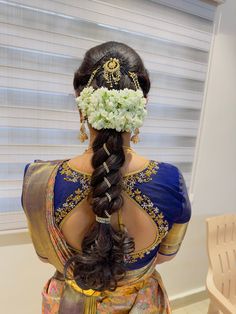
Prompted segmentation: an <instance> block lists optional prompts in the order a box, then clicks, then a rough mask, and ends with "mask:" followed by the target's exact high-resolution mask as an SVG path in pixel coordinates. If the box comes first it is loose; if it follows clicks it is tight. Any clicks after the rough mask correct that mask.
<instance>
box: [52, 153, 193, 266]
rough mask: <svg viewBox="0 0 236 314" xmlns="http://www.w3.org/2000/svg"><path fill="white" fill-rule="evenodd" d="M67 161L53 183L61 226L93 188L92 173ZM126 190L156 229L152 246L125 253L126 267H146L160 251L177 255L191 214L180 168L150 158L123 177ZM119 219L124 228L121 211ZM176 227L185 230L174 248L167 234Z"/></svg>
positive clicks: (56, 215)
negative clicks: (138, 168) (137, 169)
mask: <svg viewBox="0 0 236 314" xmlns="http://www.w3.org/2000/svg"><path fill="white" fill-rule="evenodd" d="M68 160H69V159H66V160H64V161H63V162H62V163H61V165H60V167H59V168H58V171H57V174H56V178H55V185H54V217H55V223H56V224H57V226H58V227H59V228H61V227H62V224H63V223H64V221H65V219H67V218H68V217H69V215H70V214H71V213H72V212H73V209H75V208H76V206H77V205H78V204H79V203H80V202H82V201H83V200H84V199H86V196H87V195H88V192H89V189H90V179H91V174H88V173H85V172H81V171H79V170H78V169H75V168H74V167H71V166H70V165H69V164H68ZM123 189H124V191H125V192H126V195H127V196H128V197H129V199H130V200H131V201H132V202H134V203H135V205H136V206H137V205H138V207H139V208H140V210H144V211H145V212H146V213H148V215H149V216H150V217H151V218H152V221H153V223H154V224H155V226H156V231H157V232H156V238H155V240H154V242H153V243H152V244H151V245H149V246H148V247H146V248H145V249H143V250H139V251H136V252H133V253H131V254H129V255H128V256H125V259H126V262H127V268H128V269H130V270H132V269H137V268H140V267H143V266H145V265H146V264H148V263H149V262H150V261H151V260H152V259H153V258H154V257H155V256H156V254H157V252H159V253H161V254H164V255H171V254H175V253H176V252H177V251H178V249H179V247H180V244H181V242H182V239H183V237H184V234H185V231H186V227H187V223H188V221H189V219H190V216H191V206H190V202H189V199H188V194H187V190H186V185H185V181H184V179H183V176H182V174H181V172H180V170H179V169H178V168H177V167H176V166H174V165H172V164H169V163H165V162H158V161H155V160H149V161H148V162H147V163H146V164H145V166H144V168H143V169H140V170H139V171H134V172H132V173H129V174H128V175H125V176H123ZM118 220H119V226H120V228H123V224H122V221H121V213H120V211H119V213H118ZM176 226H177V227H178V228H180V230H183V231H182V233H181V232H180V233H181V234H182V237H180V238H178V239H177V240H178V241H177V242H178V243H177V244H176V243H175V238H174V248H175V249H174V250H173V245H172V242H169V240H168V233H169V231H170V230H171V229H172V230H173V228H174V227H176ZM173 233H174V234H175V232H173ZM171 241H173V237H172V238H171ZM162 243H163V244H162ZM68 247H69V248H70V249H71V250H73V251H75V252H76V251H79V250H76V249H75V248H72V247H70V246H69V245H68ZM170 248H171V252H170Z"/></svg>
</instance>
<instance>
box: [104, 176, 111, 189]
mask: <svg viewBox="0 0 236 314" xmlns="http://www.w3.org/2000/svg"><path fill="white" fill-rule="evenodd" d="M104 181H105V182H106V184H107V185H108V187H109V188H110V187H111V183H110V182H109V180H108V179H107V178H106V177H104Z"/></svg>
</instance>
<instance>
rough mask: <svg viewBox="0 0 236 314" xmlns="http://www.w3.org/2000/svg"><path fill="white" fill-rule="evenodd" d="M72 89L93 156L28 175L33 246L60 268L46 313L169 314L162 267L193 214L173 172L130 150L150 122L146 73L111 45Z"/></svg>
mask: <svg viewBox="0 0 236 314" xmlns="http://www.w3.org/2000/svg"><path fill="white" fill-rule="evenodd" d="M74 89H75V96H76V103H77V105H78V109H79V113H80V118H81V128H80V140H81V141H82V142H83V141H84V140H86V139H88V136H87V134H86V132H85V127H84V123H85V121H86V120H87V126H88V128H89V131H90V136H89V145H88V148H87V149H86V150H85V151H84V153H83V154H81V155H79V156H76V157H74V158H72V159H63V160H51V161H42V160H35V161H34V162H33V163H30V164H27V165H26V167H25V175H24V183H23V190H22V206H23V208H24V211H25V213H26V216H27V221H28V226H29V230H30V233H31V237H32V241H33V244H34V247H35V250H36V253H37V254H38V256H39V258H40V259H41V260H42V261H44V262H48V263H51V264H52V265H54V266H55V268H56V272H55V274H54V276H52V278H50V279H49V280H48V281H47V283H46V284H45V287H44V289H43V292H42V296H43V313H45V314H49V313H50V314H52V313H53V314H56V313H60V314H68V313H70V314H71V313H72V314H73V313H91V314H92V313H100V314H103V313H106V314H107V313H133V314H136V313H148V314H150V313H171V309H170V305H169V300H168V296H167V294H166V291H165V288H164V286H163V283H162V280H161V277H160V275H159V273H158V272H157V271H156V269H155V267H156V265H157V264H160V263H163V262H166V261H169V260H171V259H172V258H173V257H174V256H175V255H176V253H177V252H178V250H179V247H180V245H181V242H182V240H183V237H184V234H185V232H186V228H187V225H188V221H189V219H190V216H191V206H190V202H189V198H188V194H187V189H186V185H185V181H184V178H183V176H182V173H181V172H180V170H179V169H178V168H177V167H176V166H174V165H172V164H170V163H165V162H159V161H157V160H148V159H147V158H145V157H144V156H141V155H139V154H137V153H136V152H135V150H134V149H132V148H131V147H130V141H133V142H134V143H137V141H138V140H139V138H138V133H139V127H140V126H141V125H142V124H143V121H144V118H145V116H146V114H147V110H146V104H147V95H148V92H149V89H150V81H149V76H148V72H147V70H146V69H145V67H144V65H143V62H142V60H141V58H140V56H139V55H138V54H137V53H136V52H135V51H134V50H133V49H132V48H130V47H129V46H127V45H125V44H123V43H119V42H114V41H110V42H106V43H103V44H101V45H98V46H96V47H93V48H91V49H90V50H88V51H87V52H86V54H85V57H84V59H83V61H82V64H81V66H80V67H79V69H78V70H77V71H76V72H75V75H74ZM132 132H134V134H133V135H132V137H131V133H132Z"/></svg>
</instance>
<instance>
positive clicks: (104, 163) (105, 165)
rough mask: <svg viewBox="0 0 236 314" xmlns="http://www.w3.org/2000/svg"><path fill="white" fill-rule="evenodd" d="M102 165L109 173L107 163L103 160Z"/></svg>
mask: <svg viewBox="0 0 236 314" xmlns="http://www.w3.org/2000/svg"><path fill="white" fill-rule="evenodd" d="M103 166H104V168H105V169H106V172H107V173H109V172H110V170H109V168H108V166H107V163H106V162H105V161H104V162H103Z"/></svg>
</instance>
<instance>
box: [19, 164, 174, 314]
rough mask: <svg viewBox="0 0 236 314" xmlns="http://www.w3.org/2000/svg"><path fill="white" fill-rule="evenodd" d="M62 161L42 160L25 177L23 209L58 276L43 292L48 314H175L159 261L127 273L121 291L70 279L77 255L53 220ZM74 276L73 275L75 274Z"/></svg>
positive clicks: (44, 313) (35, 242) (38, 246)
mask: <svg viewBox="0 0 236 314" xmlns="http://www.w3.org/2000/svg"><path fill="white" fill-rule="evenodd" d="M60 164H61V160H53V161H41V160H36V161H35V162H34V163H32V164H30V166H29V167H28V169H27V172H26V173H25V177H24V182H23V189H22V206H23V209H24V211H25V214H26V216H27V223H28V228H29V232H30V235H31V238H32V242H33V245H34V248H35V251H36V253H37V255H38V256H39V258H40V259H41V260H42V261H45V262H48V263H50V264H52V265H53V266H54V267H55V269H56V272H55V274H54V275H53V276H52V277H51V278H50V279H49V280H48V281H47V282H46V284H45V286H44V287H43V291H42V314H68V313H70V314H74V313H81V314H82V313H83V314H95V313H97V314H103V313H104V314H105V313H106V314H108V313H111V314H113V313H117V314H125V313H132V314H139V313H140V314H141V313H142V314H145V313H146V314H152V313H153V314H154V313H155V314H170V313H171V309H170V304H169V300H168V296H167V293H166V290H165V287H164V285H163V282H162V278H161V276H160V274H159V273H158V272H157V270H156V268H155V267H156V259H157V256H155V257H154V258H153V259H152V260H151V261H150V262H149V263H148V264H147V265H145V266H143V267H141V268H139V269H135V270H129V271H127V274H126V277H125V279H124V280H123V281H121V282H119V283H118V287H117V289H116V290H115V291H102V292H99V291H95V290H92V289H89V290H82V289H81V288H80V287H79V286H78V285H77V284H76V282H75V281H73V280H64V276H63V269H64V265H65V263H66V261H67V259H68V258H69V257H71V256H72V254H73V252H72V251H71V250H70V248H69V247H68V245H67V243H66V241H65V239H64V237H63V234H62V232H61V231H60V229H59V228H58V227H57V225H56V224H55V221H54V216H53V188H54V183H55V176H56V173H57V170H58V167H59V166H60ZM69 275H71V276H72V270H70V273H69Z"/></svg>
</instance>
